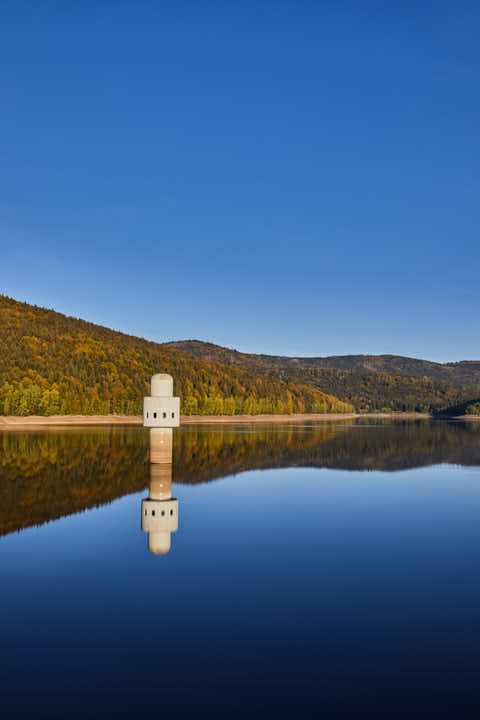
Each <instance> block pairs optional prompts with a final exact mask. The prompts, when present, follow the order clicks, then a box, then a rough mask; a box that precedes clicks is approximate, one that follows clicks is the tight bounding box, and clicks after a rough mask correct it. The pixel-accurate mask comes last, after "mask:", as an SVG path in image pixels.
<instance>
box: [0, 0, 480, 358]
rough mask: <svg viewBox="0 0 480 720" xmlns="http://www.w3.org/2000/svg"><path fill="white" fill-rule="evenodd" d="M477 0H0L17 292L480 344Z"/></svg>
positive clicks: (156, 316) (6, 175)
mask: <svg viewBox="0 0 480 720" xmlns="http://www.w3.org/2000/svg"><path fill="white" fill-rule="evenodd" d="M479 88H480V5H479V3H478V2H477V1H475V2H463V1H462V0H459V1H457V0H455V1H454V0H450V2H442V0H435V1H434V2H422V0H416V1H414V2H409V0H401V1H399V2H384V1H383V0H382V1H378V2H369V1H368V0H363V1H362V0H351V1H350V2H349V1H348V0H345V1H344V2H342V1H338V0H332V1H331V2H322V1H321V0H316V1H315V2H307V1H303V0H290V1H289V2H286V1H283V0H272V1H269V0H255V1H254V2H249V1H248V0H246V1H245V0H242V2H240V1H238V2H228V0H222V1H221V2H208V1H206V0H205V1H203V0H195V1H192V2H182V0H175V1H173V2H161V1H160V0H159V1H157V2H142V1H141V0H136V1H134V0H131V1H130V2H121V0H115V1H113V0H112V2H106V1H104V2H102V1H101V0H96V1H95V2H93V1H92V2H56V3H53V2H49V1H48V0H44V2H42V3H38V2H30V3H24V2H22V0H13V1H12V2H8V0H3V1H2V2H1V3H0V251H1V252H0V291H1V292H4V293H6V294H8V295H10V296H12V297H15V298H17V299H19V300H26V301H28V302H33V303H35V304H38V305H43V306H47V307H52V308H54V309H56V310H59V311H61V312H65V313H67V314H70V315H74V316H77V317H83V318H86V319H88V320H91V321H93V322H98V323H102V324H105V325H107V326H110V327H113V328H116V329H120V330H123V331H126V332H130V333H133V334H137V335H141V336H144V337H148V338H150V339H153V340H158V341H164V340H170V339H184V338H199V339H203V340H209V341H212V342H217V343H220V344H222V345H227V346H229V347H236V348H238V349H240V350H244V351H247V352H248V351H257V352H269V353H279V354H291V355H293V354H296V355H329V354H348V353H394V354H402V355H412V356H417V357H424V358H429V359H434V360H440V361H444V360H459V359H473V358H475V359H478V358H480V333H479V332H478V328H479V309H480V277H479V270H480V238H479V227H480V223H479V221H480V202H479V200H480V139H479V129H480V89H479Z"/></svg>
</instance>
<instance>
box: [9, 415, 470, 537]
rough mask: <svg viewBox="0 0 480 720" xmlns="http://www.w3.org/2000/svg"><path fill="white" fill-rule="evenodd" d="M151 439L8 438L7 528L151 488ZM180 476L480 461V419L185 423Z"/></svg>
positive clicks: (188, 479) (92, 433) (86, 434)
mask: <svg viewBox="0 0 480 720" xmlns="http://www.w3.org/2000/svg"><path fill="white" fill-rule="evenodd" d="M148 442H149V436H148V433H147V432H145V431H144V430H143V429H141V428H128V429H124V428H112V429H94V428H90V429H88V430H85V429H83V430H73V429H71V430H59V431H44V432H40V431H39V432H28V433H17V432H12V433H3V434H0V453H1V454H0V534H6V533H10V532H13V531H15V530H20V529H22V528H25V527H29V526H32V525H38V524H41V523H44V522H47V521H49V520H54V519H56V518H59V517H62V516H64V515H69V514H71V513H74V512H79V511H81V510H85V509H87V508H91V507H95V506H98V505H102V504H104V503H108V502H111V501H112V500H114V499H115V498H118V497H121V496H122V495H126V494H128V493H132V492H138V491H140V490H142V489H143V488H145V487H147V485H148V481H149V465H148V452H149V450H148ZM173 456H174V470H173V479H174V482H177V483H199V482H208V481H210V480H215V479H218V478H221V477H224V476H226V475H230V474H234V473H239V472H242V471H245V470H254V469H266V468H281V467H294V466H298V467H327V468H339V469H341V468H343V469H349V470H403V469H407V468H414V467H420V466H426V465H432V464H437V463H455V464H459V465H478V466H480V427H479V426H478V425H477V424H474V423H472V424H468V423H447V422H415V423H414V422H406V423H391V424H385V425H380V426H376V427H372V426H366V427H362V426H357V427H351V426H350V427H349V426H347V425H345V426H341V425H338V426H336V427H328V426H321V425H318V426H313V427H312V426H311V427H292V426H279V425H275V426H270V427H258V426H256V427H248V428H243V429H239V428H231V427H229V428H221V427H217V428H215V429H206V428H195V427H188V428H183V429H182V430H180V431H176V432H175V433H174V452H173Z"/></svg>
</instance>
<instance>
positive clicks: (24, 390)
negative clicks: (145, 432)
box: [0, 296, 353, 415]
mask: <svg viewBox="0 0 480 720" xmlns="http://www.w3.org/2000/svg"><path fill="white" fill-rule="evenodd" d="M156 372H168V373H171V374H172V375H173V377H174V381H175V393H176V394H178V395H179V396H180V398H181V402H182V412H183V413H184V414H186V415H196V414H205V415H222V414H225V415H235V414H258V413H280V414H281V413H292V412H298V413H303V412H319V413H323V412H326V413H329V412H340V413H343V412H350V411H352V409H353V407H352V405H351V404H350V403H346V402H343V401H340V400H339V399H338V398H336V397H334V396H333V395H331V394H330V393H326V392H324V391H322V390H320V389H319V388H316V387H313V385H311V384H305V383H297V382H295V381H294V380H293V379H292V381H288V380H282V379H280V378H272V377H268V376H265V375H262V374H255V373H251V372H249V371H248V370H245V369H243V368H237V367H231V366H226V365H223V364H222V363H219V362H211V361H209V360H205V359H203V358H199V357H195V356H193V355H190V354H188V353H185V352H183V351H180V350H177V349H174V348H171V347H168V346H166V345H159V344H158V343H154V342H149V341H148V340H144V339H142V338H137V337H133V336H130V335H125V334H123V333H120V332H116V331H114V330H109V329H108V328H104V327H101V326H100V325H94V324H93V323H88V322H85V321H83V320H78V319H75V318H71V317H67V316H65V315H62V314H60V313H57V312H54V311H53V310H47V309H44V308H39V307H36V306H33V305H28V304H26V303H21V302H17V301H16V300H12V299H10V298H8V297H5V296H0V414H3V415H32V414H37V415H56V414H91V415H94V414H102V415H107V414H110V413H113V414H139V413H140V412H141V410H142V398H143V396H144V395H148V394H149V381H150V377H151V375H153V374H154V373H156Z"/></svg>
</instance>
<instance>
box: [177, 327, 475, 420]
mask: <svg viewBox="0 0 480 720" xmlns="http://www.w3.org/2000/svg"><path fill="white" fill-rule="evenodd" d="M166 346H167V347H172V348H176V349H179V350H183V351H184V352H189V353H192V354H194V355H196V356H197V357H201V358H203V359H205V360H210V361H212V362H222V363H224V364H226V365H230V366H231V367H239V368H243V369H244V370H248V371H249V372H253V373H255V374H261V375H263V376H267V377H271V378H276V379H280V380H284V381H286V382H298V383H305V384H308V385H311V386H312V387H315V388H317V389H319V390H322V391H324V392H331V393H332V394H334V395H335V396H336V397H339V398H340V399H341V400H344V401H345V402H349V403H352V404H353V405H354V406H355V407H356V408H357V409H358V410H372V411H374V410H379V411H389V410H408V411H427V412H442V411H448V410H449V409H450V408H454V407H455V408H459V407H463V408H464V411H468V410H469V408H475V407H476V408H477V409H476V410H473V411H474V412H478V407H479V406H478V404H477V405H475V403H478V398H479V397H480V362H462V363H451V364H448V365H442V364H440V363H433V362H429V361H426V360H418V359H415V358H404V357H400V356H394V355H381V356H375V355H368V356H367V355H346V356H343V357H327V358H314V357H312V358H298V357H283V356H276V355H260V354H249V353H242V352H239V351H237V350H231V349H230V348H225V347H222V346H219V345H214V344H212V343H206V342H202V341H199V340H185V341H181V342H173V343H167V345H166Z"/></svg>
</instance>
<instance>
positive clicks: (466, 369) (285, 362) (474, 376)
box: [169, 340, 480, 394]
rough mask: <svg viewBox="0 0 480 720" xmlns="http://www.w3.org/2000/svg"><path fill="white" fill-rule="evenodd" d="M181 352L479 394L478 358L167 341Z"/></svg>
mask: <svg viewBox="0 0 480 720" xmlns="http://www.w3.org/2000/svg"><path fill="white" fill-rule="evenodd" d="M169 346H170V347H176V348H178V349H180V350H184V351H185V352H191V353H194V354H196V355H199V356H201V357H205V358H210V359H212V360H213V359H214V358H217V360H218V359H220V358H221V362H223V363H225V364H227V365H229V364H232V365H239V366H240V367H249V366H251V365H252V363H253V364H255V365H259V366H263V367H266V366H270V365H271V366H274V367H277V368H282V369H283V371H284V372H288V370H290V371H293V372H295V371H296V372H297V373H298V372H299V371H301V370H303V371H308V370H313V369H315V368H321V369H331V370H342V371H347V372H353V373H355V374H359V375H365V374H375V373H378V374H384V375H385V374H386V375H394V376H398V375H404V376H408V377H415V378H419V379H422V380H432V381H433V382H438V383H446V384H448V385H457V386H459V387H463V388H472V389H473V390H474V391H475V390H477V391H478V394H480V361H475V360H465V361H463V362H456V363H437V362H431V361H430V360H420V359H419V358H409V357H402V356H401V355H331V356H329V357H285V356H282V355H254V354H247V353H241V352H238V351H237V350H231V349H229V348H224V347H221V346H219V345H213V344H212V343H206V342H201V341H199V340H182V341H179V342H172V343H169Z"/></svg>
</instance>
